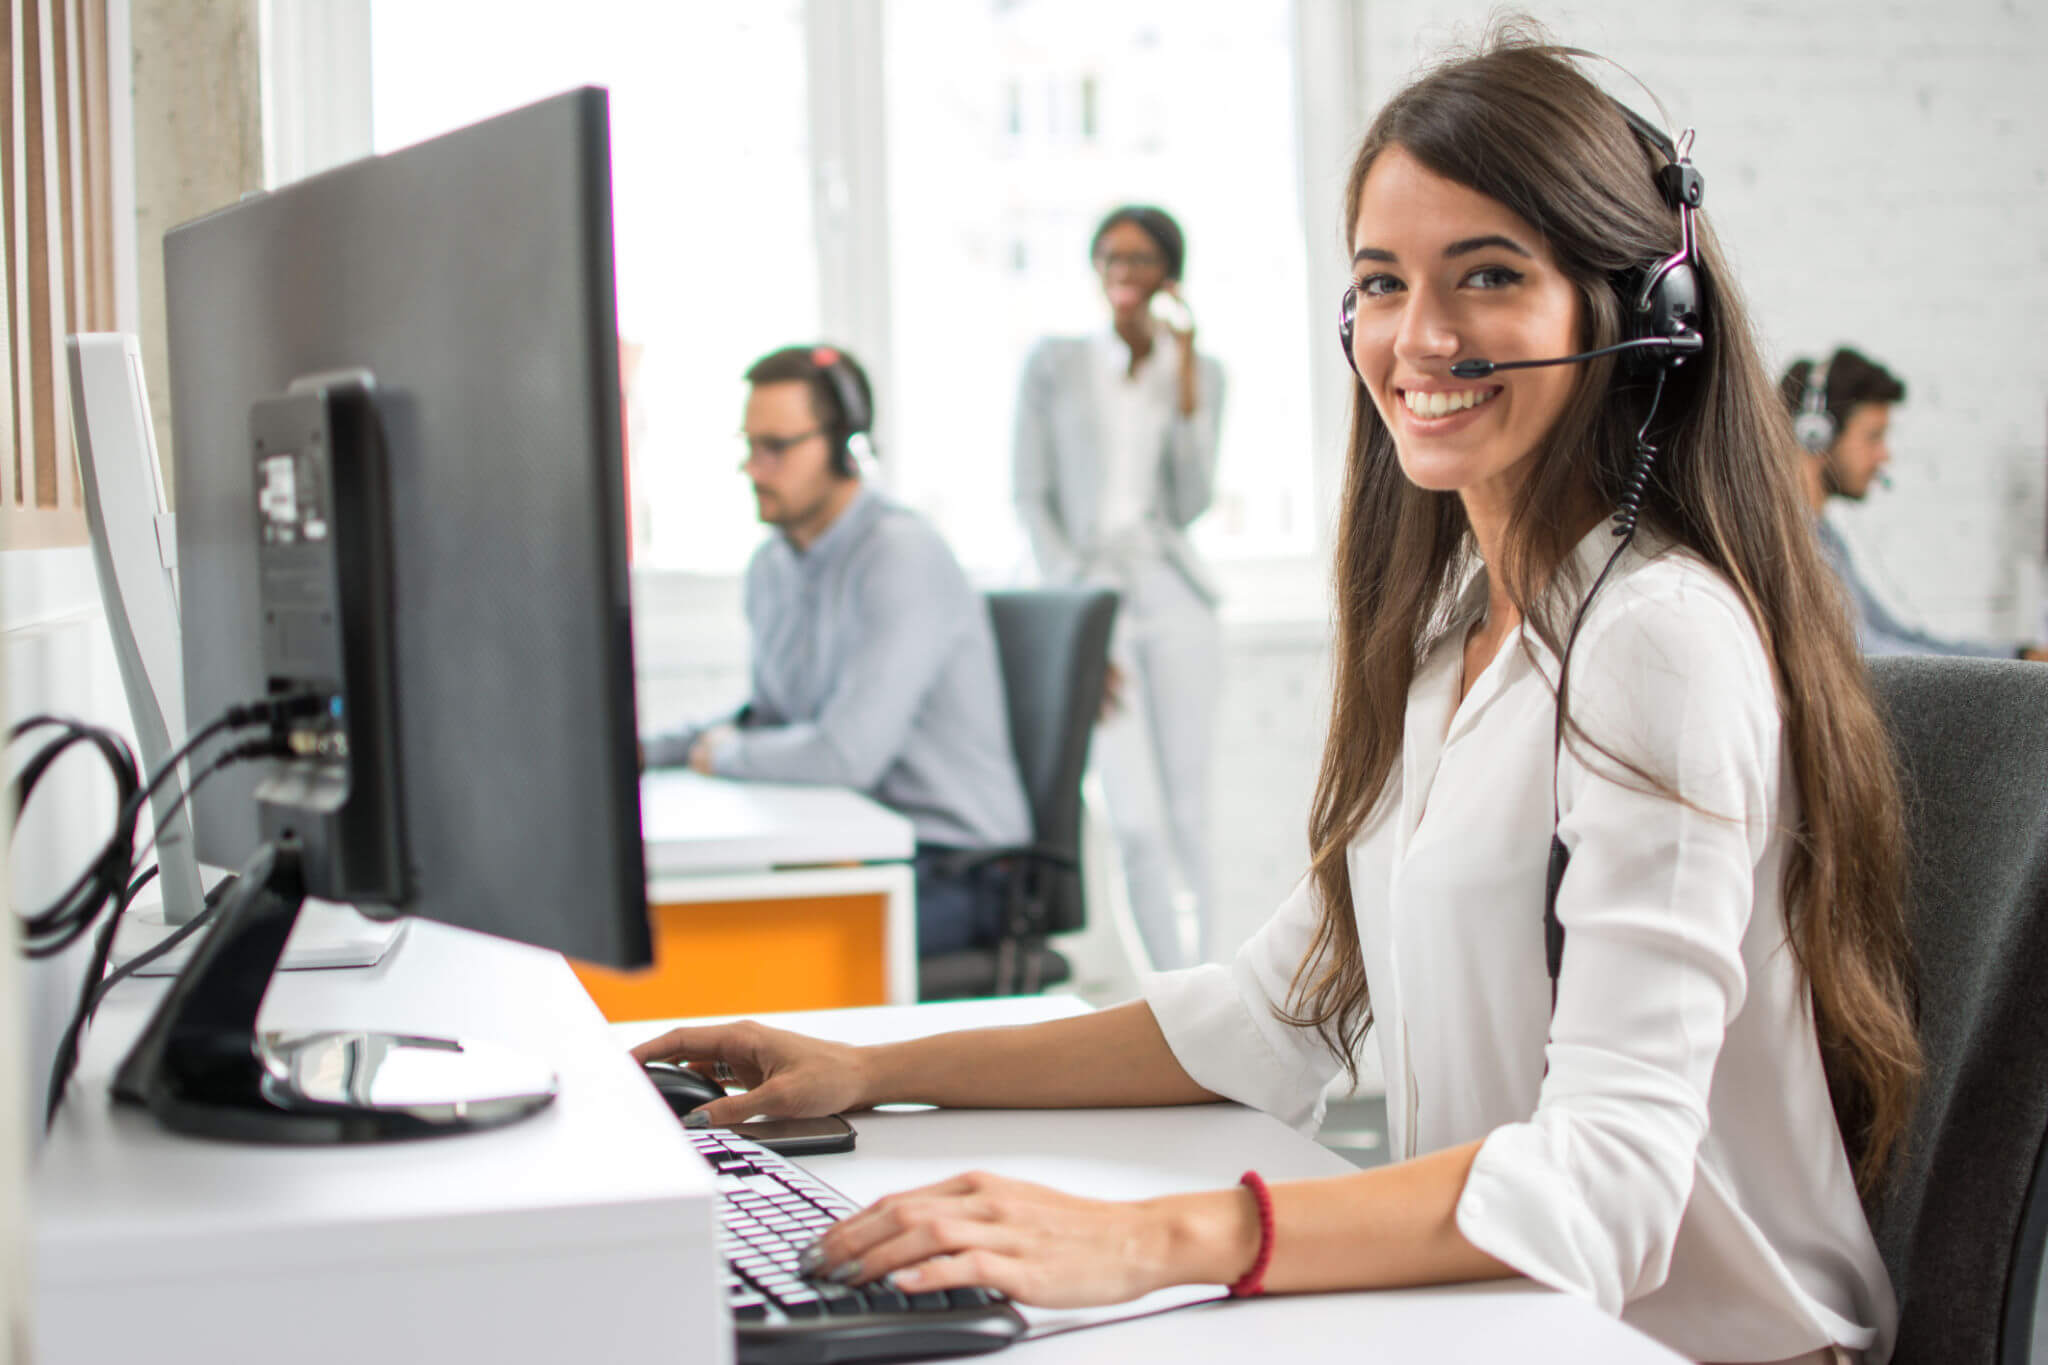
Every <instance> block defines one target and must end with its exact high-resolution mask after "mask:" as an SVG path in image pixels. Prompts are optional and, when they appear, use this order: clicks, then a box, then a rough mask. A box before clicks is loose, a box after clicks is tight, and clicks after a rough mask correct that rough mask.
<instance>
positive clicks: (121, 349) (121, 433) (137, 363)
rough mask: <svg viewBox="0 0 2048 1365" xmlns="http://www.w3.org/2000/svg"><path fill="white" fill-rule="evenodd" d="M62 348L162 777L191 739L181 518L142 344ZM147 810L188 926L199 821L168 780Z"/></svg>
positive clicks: (133, 714)
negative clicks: (173, 511) (169, 492)
mask: <svg viewBox="0 0 2048 1365" xmlns="http://www.w3.org/2000/svg"><path fill="white" fill-rule="evenodd" d="M64 351H65V358H66V360H67V361H68V362H69V365H70V372H71V429H72V431H73V432H74V433H75V434H76V436H77V444H78V463H79V469H80V473H81V474H83V475H84V479H83V482H84V485H85V521H86V526H87V529H88V530H89V531H90V532H91V535H92V557H93V567H94V569H95V570H96V571H97V575H98V578H99V583H100V602H101V605H102V606H103V607H104V608H105V610H106V615H107V629H108V633H109V634H110V635H111V636H112V638H113V642H114V660H115V663H116V664H117V665H118V666H119V667H120V670H121V689H122V691H123V692H125V693H126V694H127V697H128V715H129V718H130V719H132V720H133V721H134V723H135V741H136V746H137V747H138V748H140V749H141V751H142V764H143V768H144V770H145V771H147V772H155V771H156V770H157V769H159V768H161V767H162V766H163V765H164V763H165V762H166V761H167V760H169V758H170V756H171V754H172V752H173V751H174V750H175V749H176V748H177V747H178V746H179V745H180V744H182V743H183V742H184V740H185V680H184V675H183V672H182V665H181V664H180V663H179V648H178V578H177V569H178V556H177V542H176V539H175V530H174V527H175V525H176V523H175V522H174V521H172V520H171V517H170V508H169V506H168V505H167V504H166V502H165V500H164V480H163V471H162V469H161V468H160V467H159V466H158V464H157V458H156V430H155V427H154V425H153V424H152V423H151V422H150V418H149V390H148V389H147V388H145V387H144V385H143V382H142V347H141V345H140V344H139V343H138V342H137V341H136V339H135V338H134V337H133V336H131V335H128V334H126V333H122V332H90V333H83V334H78V335H73V336H69V337H66V338H65V341H64ZM151 810H152V812H153V813H154V815H155V817H156V861H157V885H158V886H159V888H160V889H161V892H162V904H163V917H164V919H165V921H166V922H168V923H170V924H184V923H185V922H186V921H188V920H190V919H192V918H193V917H194V916H196V915H198V913H199V906H200V897H201V890H200V881H199V860H198V859H197V857H195V856H194V854H193V852H192V821H191V819H190V817H189V816H188V815H187V814H186V813H185V811H184V809H183V808H182V807H180V806H179V805H178V801H177V793H176V792H175V791H174V790H172V789H171V788H170V787H168V786H164V787H159V788H158V789H157V791H156V792H155V793H154V795H153V798H152V803H151Z"/></svg>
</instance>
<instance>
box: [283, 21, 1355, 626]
mask: <svg viewBox="0 0 2048 1365" xmlns="http://www.w3.org/2000/svg"><path fill="white" fill-rule="evenodd" d="M371 13H372V20H371V24H372V35H371V41H370V73H369V74H368V75H367V76H365V77H362V78H361V79H362V81H363V83H364V84H365V85H367V86H368V87H369V88H370V92H371V105H372V111H373V115H372V116H373V121H374V125H375V145H376V147H377V149H378V150H385V149H389V148H393V147H397V146H401V145H404V144H406V143H409V142H412V141H416V140H418V139H421V138H425V137H430V136H433V135H436V134H438V133H440V132H443V131H446V130H448V129H450V128H453V127H457V126H460V125H462V124H465V123H468V122H472V121H474V120H476V119H479V118H483V117H487V116H489V115H491V114H493V113H497V112H501V111H502V110H505V109H508V108H512V107H515V106H517V105H519V104H522V103H526V102H528V101H531V100H534V99H538V98H541V97H544V96H546V95H548V94H552V93H555V92H557V91H559V90H562V89H566V88H568V87H570V86H573V85H578V84H584V83H596V84H602V85H605V86H607V87H608V88H609V89H610V90H611V92H612V138H613V200H614V225H615V234H616V255H617V268H618V290H619V321H620V331H621V333H622V336H621V341H622V362H623V363H622V367H621V368H622V371H623V372H625V373H627V374H629V375H630V376H631V379H630V391H629V401H628V412H627V427H628V441H629V462H630V471H629V476H630V482H631V497H632V508H631V519H632V525H633V532H634V547H635V555H636V565H637V567H639V568H642V569H654V570H664V569H669V570H682V571H691V572H701V573H708V574H715V575H733V574H736V573H737V572H738V571H739V569H740V567H741V566H742V565H743V564H744V563H745V561H746V558H747V555H748V553H749V552H750V551H751V549H752V547H753V546H754V545H755V544H756V543H757V542H758V540H759V537H760V529H759V527H758V526H757V525H756V524H755V522H754V520H753V507H752V502H751V499H750V498H749V496H748V495H747V490H746V487H745V484H744V482H743V480H742V479H741V478H740V477H739V475H738V474H737V473H736V472H735V466H736V464H737V461H738V454H739V452H738V443H737V440H736V438H735V433H736V429H737V426H738V422H739V412H740V405H741V402H742V401H743V397H744V392H743V386H742V384H741V383H740V380H739V374H740V372H741V371H742V369H743V368H744V367H745V365H746V364H747V362H748V361H750V360H751V359H753V358H754V357H755V356H757V355H759V354H761V353H762V352H765V351H767V350H769V349H771V348H772V347H775V346H778V345H782V344H785V343H788V342H790V341H795V340H802V339H808V338H811V337H818V336H823V337H825V338H826V339H830V340H835V341H839V342H841V343H844V344H847V345H849V346H851V347H852V349H853V350H854V351H855V352H856V353H857V354H859V355H860V356H861V358H862V359H863V360H864V361H866V362H867V363H868V365H869V370H870V373H871V374H872V375H873V376H874V378H875V380H876V385H877V390H878V397H879V398H880V400H881V403H880V406H881V412H880V419H881V420H880V427H881V430H880V432H879V435H880V438H881V442H882V451H881V454H882V466H881V468H882V476H883V478H884V480H885V482H886V483H887V484H888V485H889V487H890V488H891V490H892V491H893V492H894V493H895V494H896V495H897V496H898V497H900V498H902V499H903V500H904V501H906V502H909V503H910V504H912V505H913V506H916V507H918V508H920V509H922V510H923V511H925V512H926V513H927V514H928V515H930V516H932V517H933V519H934V520H935V521H936V522H937V524H938V525H939V527H940V529H941V530H942V531H944V533H945V534H946V536H947V537H948V539H949V540H950V541H951V542H952V543H953V545H954V546H955V547H956V548H957V549H958V550H959V551H960V553H961V556H962V558H963V559H964V560H965V561H966V562H967V563H968V566H969V568H970V570H971V571H972V572H974V573H975V574H976V575H977V577H980V578H982V579H984V580H987V581H1003V580H1007V579H1012V578H1017V577H1023V576H1028V574H1029V573H1030V565H1029V559H1028V554H1027V551H1026V548H1025V544H1024V539H1023V535H1022V532H1021V530H1020V528H1019V527H1018V525H1017V522H1016V517H1015V514H1014V512H1013V510H1012V508H1011V506H1010V499H1009V476H1010V428H1011V420H1012V411H1013V405H1014V402H1015V398H1016V390H1017V382H1018V379H1019V377H1020V371H1021V367H1022V364H1023V360H1024V356H1025V354H1026V353H1027V352H1028V350H1029V349H1030V347H1031V345H1032V344H1033V343H1034V342H1035V341H1036V340H1037V339H1038V338H1039V337H1042V336H1045V335H1048V334H1054V333H1079V332H1086V331H1091V330H1094V329H1095V328H1098V327H1101V326H1104V325H1106V317H1105V310H1104V308H1103V305H1102V302H1101V299H1100V297H1099V294H1098V292H1097V286H1096V281H1095V277H1094V273H1093V271H1092V269H1091V267H1090V264H1089V260H1088V238H1089V235H1090V233H1091V232H1092V231H1093V229H1094V226H1095V223H1096V222H1097V221H1098V219H1099V218H1100V217H1101V215H1102V214H1103V213H1104V212H1105V211H1106V210H1108V209H1109V208H1111V207H1113V206H1114V205H1116V204H1118V203H1123V202H1148V201H1149V202H1156V203H1159V204H1161V205H1163V206H1164V207H1166V208H1168V209H1169V210H1171V211H1172V212H1173V213H1174V214H1175V215H1176V216H1177V217H1178V218H1179V219H1180V220H1181V222H1182V224H1183V225H1184V227H1185V228H1186V229H1187V232H1188V241H1189V260H1188V279H1187V293H1188V298H1189V301H1190V303H1191V304H1192V305H1193V307H1194V309H1195V313H1196V317H1197V321H1198V323H1199V325H1200V328H1201V332H1200V336H1199V342H1198V344H1199V345H1200V346H1201V348H1202V349H1203V350H1205V351H1207V352H1208V353H1210V354H1212V355H1214V356H1215V357H1216V358H1217V359H1219V360H1220V361H1221V362H1222V363H1223V365H1224V367H1225V370H1226V372H1227V374H1228V378H1229V396H1228V401H1227V402H1226V404H1225V410H1224V425H1223V433H1222V448H1221V459H1220V465H1219V470H1218V481H1217V489H1216V496H1215V500H1214V503H1213V505H1212V508H1211V510H1210V512H1209V514H1208V515H1207V516H1205V517H1204V518H1203V519H1202V520H1201V521H1200V522H1199V523H1197V525H1196V527H1195V530H1194V535H1195V539H1196V541H1197V543H1198V544H1200V545H1201V546H1202V547H1203V549H1204V550H1205V552H1207V553H1208V554H1209V555H1210V556H1212V558H1214V559H1216V560H1217V561H1219V562H1220V565H1221V566H1222V567H1223V568H1224V571H1225V579H1226V582H1228V581H1230V580H1231V579H1232V577H1233V575H1236V576H1239V577H1243V576H1244V575H1251V577H1250V578H1246V580H1245V581H1246V582H1247V583H1253V580H1254V579H1256V578H1257V577H1258V574H1259V573H1263V572H1264V570H1261V569H1258V568H1256V566H1255V564H1254V563H1253V561H1260V562H1272V561H1281V562H1286V563H1291V564H1294V565H1297V566H1299V567H1300V568H1302V569H1306V567H1307V565H1308V562H1309V559H1310V557H1311V556H1312V555H1313V554H1314V552H1315V550H1316V543H1317V530H1318V516H1317V513H1316V506H1317V490H1318V488H1319V487H1322V485H1323V484H1327V483H1328V482H1329V480H1330V469H1329V468H1326V467H1320V466H1319V465H1318V455H1317V441H1318V438H1319V436H1320V437H1321V439H1322V443H1323V444H1324V445H1328V444H1329V443H1330V440H1331V439H1332V436H1333V434H1334V433H1335V431H1336V430H1337V427H1338V425H1339V423H1340V422H1341V414H1339V413H1337V409H1338V408H1340V407H1341V405H1342V404H1341V401H1340V400H1342V399H1344V397H1345V395H1347V394H1348V388H1345V387H1343V386H1341V385H1338V384H1336V383H1335V382H1334V381H1333V380H1331V378H1330V377H1329V376H1326V375H1322V374H1321V373H1320V372H1318V373H1316V374H1311V370H1312V368H1314V367H1315V366H1322V367H1323V368H1329V366H1330V365H1333V364H1335V361H1334V359H1333V358H1332V357H1325V356H1323V355H1322V352H1321V351H1320V350H1316V349H1314V348H1313V346H1312V339H1313V337H1314V336H1315V335H1317V333H1316V332H1315V330H1314V329H1313V328H1312V327H1310V326H1309V325H1308V318H1307V316H1306V313H1307V311H1308V309H1309V302H1310V299H1311V283H1312V282H1313V283H1314V284H1315V285H1316V286H1317V288H1319V289H1321V292H1322V293H1330V294H1332V295H1334V293H1335V290H1336V287H1337V286H1335V285H1331V286H1330V287H1329V288H1327V289H1322V288H1321V286H1322V285H1324V284H1326V283H1328V280H1326V279H1325V278H1324V277H1325V276H1326V275H1327V276H1328V277H1329V278H1330V279H1334V278H1335V277H1336V275H1337V274H1340V273H1341V262H1336V261H1335V258H1334V255H1333V256H1332V260H1331V262H1328V263H1326V262H1322V261H1320V260H1311V259H1309V257H1308V246H1307V243H1308V239H1309V234H1307V233H1306V232H1305V231H1304V226H1303V213H1302V209H1301V204H1302V202H1303V199H1304V196H1305V195H1306V196H1307V197H1308V201H1309V203H1310V204H1311V216H1312V217H1316V218H1317V219H1318V223H1319V224H1320V219H1321V218H1323V217H1328V216H1330V215H1328V214H1327V213H1325V212H1324V209H1326V208H1327V207H1328V206H1327V205H1325V204H1323V203H1322V200H1323V198H1326V197H1330V196H1331V195H1333V194H1334V190H1330V191H1328V192H1327V193H1326V187H1324V186H1323V185H1322V183H1321V182H1322V180H1326V179H1328V176H1322V177H1321V178H1320V179H1319V178H1318V177H1317V176H1316V175H1309V176H1307V177H1304V174H1303V167H1304V166H1309V167H1311V168H1312V169H1313V168H1314V167H1316V166H1318V165H1319V164H1320V161H1322V160H1326V159H1328V154H1329V144H1330V142H1331V138H1332V137H1335V138H1337V139H1338V140H1341V139H1342V138H1343V137H1348V136H1350V135H1351V133H1350V130H1349V120H1350V119H1351V117H1352V115H1353V113H1354V112H1355V111H1353V110H1351V108H1350V106H1349V98H1350V95H1351V94H1352V93H1353V92H1354V90H1353V88H1354V87H1355V81H1351V80H1349V79H1348V74H1347V73H1348V68H1346V69H1340V68H1342V67H1343V61H1342V53H1343V52H1345V51H1346V50H1348V49H1347V42H1348V39H1347V40H1346V41H1336V42H1333V41H1324V39H1326V38H1330V37H1333V36H1336V34H1337V31H1338V30H1339V29H1342V28H1343V26H1342V25H1335V24H1334V19H1332V20H1329V21H1327V22H1326V21H1325V19H1323V18H1319V17H1318V16H1321V15H1323V13H1324V11H1323V9H1322V7H1320V6H1308V7H1305V8H1302V9H1299V10H1298V9H1297V7H1296V6H1292V5H1273V6H1247V5H1243V4H1239V3H1233V0H1179V3H1174V2H1173V0H978V2H974V3H970V2H969V0H875V3H874V4H871V5H870V4H862V5H858V6H855V5H850V4H849V5H841V4H837V3H830V2H828V0H759V2H755V0H695V2H694V3H691V4H687V5H677V4H668V3H660V2H659V0H592V3H590V4H588V5H584V6H580V7H578V8H577V9H576V10H575V12H574V14H573V17H571V15H570V13H569V12H567V11H564V10H562V9H560V8H559V7H558V6H555V5H552V4H543V3H540V0H503V2H502V3H498V4H495V5H493V6H492V7H491V8H490V11H489V13H490V19H489V21H488V22H483V21H481V20H480V18H479V10H478V8H477V6H476V5H475V4H474V3H472V2H471V0H374V3H373V9H372V11H371ZM1333 13H1336V12H1333ZM1341 13H1343V14H1348V13H1350V11H1349V10H1348V9H1346V10H1344V11H1342V12H1341ZM1324 29H1331V30H1332V31H1331V33H1329V34H1325V33H1323V32H1322V30H1324ZM1344 32H1347V33H1348V29H1346V30H1344ZM1326 49H1327V50H1326ZM458 52H459V53H461V54H462V60H461V61H460V62H457V63H450V62H449V61H448V60H447V58H448V54H450V53H458ZM1326 68H1328V69H1326ZM1304 86H1306V87H1307V88H1309V89H1310V90H1312V91H1320V92H1325V93H1323V94H1321V95H1319V96H1318V97H1317V98H1312V99H1306V100H1305V99H1304V98H1303V97H1302V88H1303V87H1304ZM1329 92H1342V94H1341V95H1338V96H1335V97H1333V96H1332V95H1331V94H1330V93H1329ZM308 98H313V99H318V98H319V96H318V95H310V96H308ZM1303 110H1306V111H1309V112H1306V113H1302V112H1299V111H1303ZM1301 119H1307V120H1308V122H1309V124H1310V125H1311V126H1307V127H1297V122H1298V120H1301ZM1324 125H1328V126H1327V127H1325V126H1324ZM1340 125H1342V126H1340ZM1304 148H1306V149H1307V150H1306V151H1305V150H1304ZM1311 153H1313V155H1311ZM863 187H872V193H861V192H860V191H861V190H862V188H863ZM1326 235H1327V234H1325V233H1323V232H1320V231H1319V232H1318V233H1317V234H1316V240H1317V241H1318V242H1319V243H1320V242H1322V241H1323V239H1324V237H1325V236H1326ZM1325 265H1327V266H1328V269H1327V270H1326V269H1325V268H1324V267H1325ZM1333 355H1334V353H1332V356H1333ZM1340 377H1341V376H1340ZM1312 388H1314V389H1315V392H1314V393H1312V392H1311V389H1312ZM1333 414H1335V415H1334V416H1333ZM1330 463H1331V457H1330V456H1329V455H1328V454H1327V452H1326V453H1325V454H1324V456H1323V457H1322V465H1324V466H1327V465H1329V464H1330ZM1319 480H1320V481H1321V482H1320V483H1319V482H1318V481H1319ZM1322 491H1323V496H1324V497H1325V498H1326V499H1327V497H1328V496H1329V494H1330V493H1331V491H1332V490H1331V489H1329V488H1323V490H1322ZM1290 581H1292V580H1290ZM1246 594H1248V596H1247V597H1246V604H1249V599H1250V598H1259V599H1261V600H1265V599H1268V598H1270V597H1271V596H1272V594H1271V593H1268V592H1265V591H1263V590H1259V589H1258V588H1257V587H1256V584H1253V586H1252V587H1249V588H1247V589H1246ZM1296 595H1298V594H1296ZM1238 597H1239V594H1237V593H1235V591H1234V590H1233V600H1234V601H1236V600H1238ZM1252 610H1253V612H1254V614H1257V613H1258V612H1259V611H1261V610H1262V608H1260V607H1258V606H1253V607H1252Z"/></svg>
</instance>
